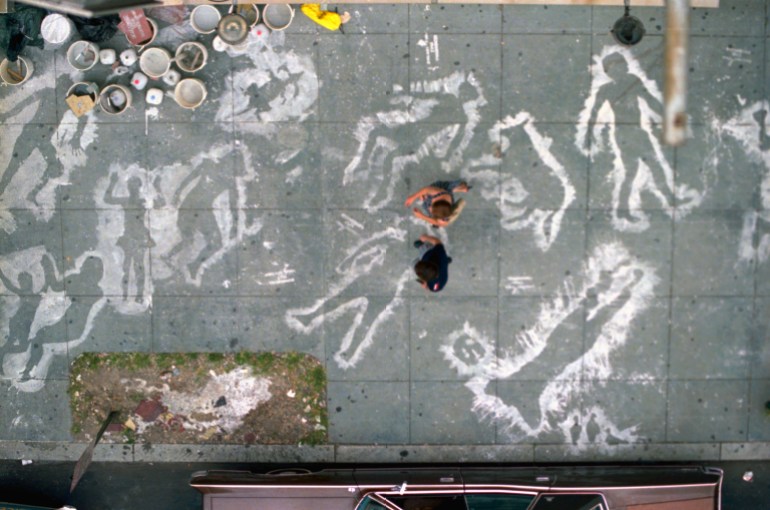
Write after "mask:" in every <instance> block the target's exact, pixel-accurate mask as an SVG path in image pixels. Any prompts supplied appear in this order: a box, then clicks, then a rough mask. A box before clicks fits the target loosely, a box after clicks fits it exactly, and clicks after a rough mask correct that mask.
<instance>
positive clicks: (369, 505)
mask: <svg viewBox="0 0 770 510" xmlns="http://www.w3.org/2000/svg"><path fill="white" fill-rule="evenodd" d="M356 510H388V509H387V507H385V506H383V505H381V504H380V503H379V502H377V501H375V500H373V499H372V498H370V497H369V496H366V497H365V498H364V499H363V500H362V501H361V503H360V504H359V505H358V507H357V508H356Z"/></svg>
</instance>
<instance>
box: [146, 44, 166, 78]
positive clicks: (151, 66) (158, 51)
mask: <svg viewBox="0 0 770 510" xmlns="http://www.w3.org/2000/svg"><path fill="white" fill-rule="evenodd" d="M139 69H141V70H142V72H143V73H144V74H146V75H147V76H149V77H150V78H160V77H161V76H163V75H164V74H166V73H167V72H168V70H169V69H171V53H169V52H168V51H166V50H164V49H163V48H147V49H146V50H144V53H142V56H141V57H139Z"/></svg>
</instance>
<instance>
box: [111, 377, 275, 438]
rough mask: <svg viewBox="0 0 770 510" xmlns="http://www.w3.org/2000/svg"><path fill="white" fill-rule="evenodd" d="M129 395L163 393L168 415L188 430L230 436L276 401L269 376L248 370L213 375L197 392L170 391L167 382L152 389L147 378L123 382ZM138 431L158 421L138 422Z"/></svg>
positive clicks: (163, 401) (163, 402)
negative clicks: (255, 412)
mask: <svg viewBox="0 0 770 510" xmlns="http://www.w3.org/2000/svg"><path fill="white" fill-rule="evenodd" d="M120 382H121V383H122V384H124V385H125V390H126V392H130V391H135V390H140V391H142V392H149V391H150V390H156V391H159V392H160V393H161V394H162V400H161V403H162V404H163V405H165V406H167V407H168V412H169V413H172V414H174V415H177V416H178V417H179V418H181V419H182V422H183V424H184V427H185V428H186V429H191V430H197V431H199V432H203V431H205V430H206V429H208V428H210V427H217V428H218V429H219V430H221V431H222V432H224V433H226V434H230V433H232V432H234V431H235V430H237V429H238V427H240V426H241V425H242V424H243V419H244V418H245V417H246V415H247V414H249V412H251V411H252V410H254V409H256V408H257V407H258V406H259V405H260V404H262V403H263V402H267V401H268V400H270V399H271V398H272V395H271V394H270V385H271V384H272V382H271V381H270V379H268V378H266V377H256V376H254V375H253V374H252V373H251V370H249V369H247V368H237V369H235V370H233V371H231V372H225V373H223V374H216V373H215V374H210V377H209V379H208V380H207V381H206V384H205V385H204V386H203V388H201V389H200V390H198V391H196V392H195V393H188V392H180V391H176V390H173V389H171V388H169V386H168V385H167V384H166V383H163V384H162V386H160V387H150V386H148V385H147V383H146V381H144V380H143V379H134V380H128V379H122V380H121V381H120ZM223 396H224V397H225V400H226V403H225V405H223V406H220V407H214V404H215V403H216V402H217V400H218V399H219V398H220V397H223ZM135 421H136V425H137V432H139V433H142V432H144V431H145V430H146V429H147V428H148V427H151V426H153V424H154V422H149V423H147V422H145V421H143V420H142V419H137V420H135Z"/></svg>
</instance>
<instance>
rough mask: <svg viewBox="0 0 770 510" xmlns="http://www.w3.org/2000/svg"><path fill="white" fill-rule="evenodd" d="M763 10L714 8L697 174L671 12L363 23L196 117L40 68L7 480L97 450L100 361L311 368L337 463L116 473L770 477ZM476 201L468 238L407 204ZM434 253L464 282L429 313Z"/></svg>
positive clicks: (286, 451) (303, 25) (532, 13)
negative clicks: (82, 392)
mask: <svg viewBox="0 0 770 510" xmlns="http://www.w3.org/2000/svg"><path fill="white" fill-rule="evenodd" d="M767 9H768V5H767V2H765V1H756V0H755V1H751V2H744V1H738V0H735V1H723V2H722V6H721V7H720V8H719V9H716V10H714V9H708V10H705V9H695V10H693V12H692V19H691V24H692V34H693V37H692V40H691V44H690V48H691V56H690V67H691V72H690V75H689V80H690V87H689V91H690V96H689V105H690V106H689V114H690V118H691V128H692V134H693V138H692V139H691V140H690V141H689V142H688V143H687V145H686V146H684V147H682V148H679V149H671V148H668V147H662V146H660V145H659V143H658V141H657V140H658V138H657V136H658V134H659V129H658V127H659V124H658V123H659V121H660V115H661V113H662V107H661V88H662V58H663V37H662V27H663V26H664V11H663V9H661V8H638V9H634V10H633V11H634V14H635V15H636V16H638V17H639V18H640V19H641V20H642V21H643V22H644V24H645V26H646V28H647V34H646V36H645V37H644V39H643V40H642V42H641V43H640V44H639V45H637V46H635V47H633V48H631V49H628V48H622V47H619V46H617V45H615V44H614V41H613V39H612V37H611V35H610V34H609V28H610V27H611V26H612V24H613V22H614V21H615V20H616V19H617V18H618V17H619V16H620V15H622V13H623V12H622V9H621V8H609V7H604V8H599V7H595V8H591V7H553V6H550V7H547V8H545V7H537V6H505V7H501V6H496V5H456V6H454V5H453V6H449V5H447V6H443V5H442V6H423V5H419V6H418V5H403V4H400V5H358V6H350V7H349V10H351V13H352V14H353V20H352V21H351V22H350V23H349V24H348V25H346V26H345V34H339V33H331V32H325V31H324V32H322V30H323V29H321V28H320V27H317V26H316V25H314V24H312V23H311V22H310V21H309V20H308V19H306V18H304V17H303V16H301V15H300V14H299V13H298V16H297V18H296V19H295V20H294V22H293V23H292V25H291V26H290V27H289V29H287V30H286V31H284V32H273V33H272V34H268V33H265V32H260V34H259V35H258V34H257V33H256V32H255V33H254V34H253V35H252V38H251V39H250V43H249V48H248V51H247V52H246V53H244V54H233V55H228V54H225V53H217V52H214V51H211V53H210V55H209V62H208V64H207V65H206V67H205V68H204V69H203V70H202V71H201V72H199V73H197V74H196V77H199V78H201V79H202V80H203V81H204V82H205V84H206V87H207V89H208V98H207V100H206V101H205V103H204V104H203V105H202V106H201V107H200V108H197V109H196V110H192V111H190V110H185V109H182V108H181V107H179V106H178V105H176V104H175V103H174V102H173V100H172V98H170V97H167V98H166V99H165V100H164V103H163V104H162V105H160V106H159V107H158V108H157V111H156V110H153V109H151V108H147V105H146V104H145V101H144V93H140V92H136V91H135V92H134V101H133V103H134V104H133V107H132V108H130V109H129V110H128V111H127V112H126V113H125V114H123V115H117V116H110V115H106V114H104V113H103V112H92V113H89V114H88V115H86V116H84V117H82V118H80V119H77V118H75V117H74V115H73V114H72V113H71V112H69V110H68V109H67V107H66V105H65V103H64V95H65V93H66V91H67V90H68V89H69V87H70V86H71V85H72V83H73V82H75V81H83V80H87V81H95V82H96V83H98V84H100V85H102V86H103V85H105V84H107V83H114V82H117V83H123V84H128V80H129V77H130V74H128V75H123V76H116V75H115V74H114V73H111V70H110V69H108V68H107V67H106V66H102V65H98V66H96V67H95V68H94V69H93V70H91V71H88V72H86V73H78V72H75V71H73V70H71V69H70V68H69V67H68V64H67V63H66V58H65V53H66V48H60V49H57V50H38V49H35V48H27V49H26V50H25V52H24V54H23V56H24V57H25V58H27V57H29V58H30V59H31V60H32V61H33V62H34V66H35V71H34V75H33V76H32V78H31V79H30V80H29V81H27V82H26V83H24V84H23V85H21V86H18V87H3V88H1V89H0V130H2V143H0V168H2V169H3V170H2V171H0V230H2V233H0V335H1V336H0V358H2V379H0V394H2V395H3V398H2V399H0V456H3V457H6V458H19V457H31V458H41V459H47V458H57V459H72V458H74V457H76V456H77V455H79V452H80V449H81V448H82V445H71V444H70V442H71V436H70V432H69V430H70V415H69V408H68V399H67V374H68V365H69V362H70V361H71V360H73V359H74V358H75V357H77V356H78V355H79V354H80V353H83V352H93V351H96V352H102V351H140V352H233V351H239V350H249V351H263V350H280V351H286V350H298V351H302V352H307V353H309V354H312V355H314V356H316V357H317V358H319V359H321V360H323V361H324V362H325V364H326V369H327V373H328V378H329V383H328V407H329V417H330V424H329V425H330V427H329V439H330V442H331V445H330V446H327V447H316V448H295V447H287V448H269V447H265V448H255V447H251V448H243V447H232V448H230V447H213V446H211V447H189V448H188V447H186V446H182V447H165V446H157V445H154V446H152V447H143V446H141V445H137V446H131V445H127V446H122V445H121V446H110V447H107V446H104V445H102V446H100V447H99V448H98V449H97V457H98V456H99V455H103V456H105V458H106V457H111V456H114V458H115V459H116V460H117V459H127V460H136V461H140V460H150V459H154V460H160V459H167V460H170V459H176V460H192V458H195V459H196V460H198V458H205V459H206V460H213V459H217V460H251V459H252V457H251V455H252V453H251V452H255V453H254V455H255V456H257V457H259V459H258V460H260V461H264V460H265V457H268V458H276V459H280V460H281V461H286V459H296V460H302V461H312V460H313V459H315V458H318V460H319V461H320V460H323V461H330V460H331V461H346V462H347V461H356V460H362V461H364V460H375V459H376V460H388V461H399V460H402V459H405V458H407V459H408V460H409V461H415V460H422V459H424V460H446V461H449V460H459V459H466V458H467V459H473V460H490V459H499V460H507V461H514V460H516V461H518V460H521V461H522V462H530V461H558V460H566V459H575V460H578V459H579V460H592V459H595V460H599V459H602V460H612V459H616V460H635V459H648V460H682V459H688V460H692V459H722V460H728V459H729V460H736V459H757V458H764V459H766V458H768V457H769V456H770V454H769V452H768V448H769V446H768V444H769V443H768V441H770V416H768V414H767V413H766V412H765V409H764V403H765V402H766V401H767V400H768V399H770V346H769V345H770V342H768V341H767V337H768V325H769V324H770V260H768V258H770V257H769V256H770V212H768V211H770V143H769V142H768V138H767V135H766V130H767V113H768V110H769V109H770V105H769V104H768V90H767V82H768V78H770V74H769V72H768V65H767V63H768V56H767V47H768V41H769V39H768V35H770V34H768V33H767V29H766V24H767V23H766V18H767V16H766V13H767ZM164 25H165V24H164V23H161V27H163V26H164ZM192 39H198V40H200V41H202V42H204V43H205V44H206V45H207V46H208V47H209V48H211V46H210V45H211V39H212V37H211V36H200V35H196V34H195V33H194V32H192V31H191V30H190V29H189V26H187V25H186V23H185V25H183V26H182V27H181V28H180V27H169V28H164V29H163V30H161V32H160V34H159V37H158V40H157V41H156V43H155V44H156V45H159V46H162V47H165V48H167V49H169V50H171V51H173V50H174V49H176V47H177V46H178V45H179V43H180V42H182V41H184V40H192ZM125 45H126V43H125V40H124V39H123V38H122V36H116V37H115V38H114V39H113V40H111V41H108V42H105V43H102V45H101V46H102V48H106V47H113V48H116V49H118V50H120V49H122V48H124V47H125ZM134 70H136V69H134ZM160 86H161V88H164V87H165V85H162V84H161V85H160ZM457 178H461V179H465V180H467V181H468V182H469V183H470V184H472V185H473V189H472V190H471V192H470V193H469V194H468V195H467V196H465V197H464V198H465V199H466V200H467V203H468V206H467V207H466V209H465V211H464V212H463V214H462V216H461V217H460V219H459V220H458V221H457V222H456V223H455V224H454V225H452V226H450V227H449V228H448V229H441V230H433V229H430V228H429V227H427V226H426V225H425V224H423V223H421V222H419V221H418V220H416V219H415V218H413V217H412V216H411V212H410V210H409V208H406V207H404V204H403V202H404V200H405V198H406V197H407V196H408V195H409V194H410V193H413V192H415V191H416V190H418V189H419V188H420V187H422V186H425V185H427V184H430V183H431V182H433V181H436V180H451V179H457ZM422 233H429V234H433V235H438V236H440V237H441V239H442V241H443V242H444V244H445V245H446V247H447V251H448V252H449V254H450V256H451V257H452V258H453V262H452V264H451V265H450V267H449V283H448V285H447V287H446V289H445V290H443V291H442V292H441V293H439V294H435V295H428V294H427V293H426V292H425V291H424V290H423V289H422V288H420V286H419V285H418V284H417V283H415V282H414V275H413V272H412V270H411V268H410V262H411V261H412V259H413V258H414V257H415V256H416V250H414V248H413V247H412V241H413V240H415V239H417V238H418V237H419V235H420V234H422ZM188 450H189V451H188ZM175 452H176V453H175ZM199 452H200V453H199ZM271 452H272V453H271ZM276 452H277V453H276ZM404 452H406V455H404ZM273 455H275V457H272V456H273ZM73 456H74V457H73ZM185 457H186V458H185ZM226 457H232V458H226Z"/></svg>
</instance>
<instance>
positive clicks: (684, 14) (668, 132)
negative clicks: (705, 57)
mask: <svg viewBox="0 0 770 510" xmlns="http://www.w3.org/2000/svg"><path fill="white" fill-rule="evenodd" d="M689 10H690V2H689V0H666V34H665V36H666V50H665V51H666V54H665V83H664V89H663V103H664V104H663V107H664V111H663V143H665V144H667V145H681V144H683V143H684V141H685V138H686V136H687V43H688V37H689V14H690V13H689Z"/></svg>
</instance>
